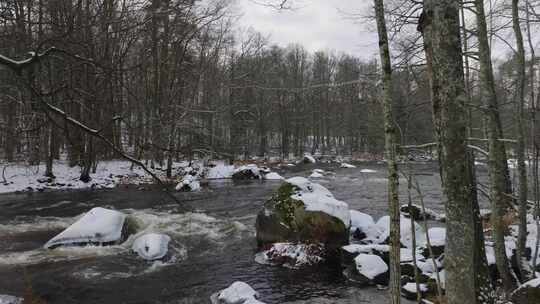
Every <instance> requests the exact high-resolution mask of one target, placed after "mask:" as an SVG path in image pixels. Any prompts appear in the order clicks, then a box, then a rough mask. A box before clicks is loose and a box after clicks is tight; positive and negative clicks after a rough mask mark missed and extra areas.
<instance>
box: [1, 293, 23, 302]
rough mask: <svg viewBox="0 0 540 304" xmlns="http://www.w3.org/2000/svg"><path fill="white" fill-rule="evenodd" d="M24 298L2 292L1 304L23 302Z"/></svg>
mask: <svg viewBox="0 0 540 304" xmlns="http://www.w3.org/2000/svg"><path fill="white" fill-rule="evenodd" d="M22 303H23V298H19V297H15V296H10V295H3V294H0V304H22Z"/></svg>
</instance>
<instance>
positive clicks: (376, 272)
mask: <svg viewBox="0 0 540 304" xmlns="http://www.w3.org/2000/svg"><path fill="white" fill-rule="evenodd" d="M354 262H355V265H356V267H355V268H349V269H348V270H349V272H348V273H346V276H347V277H348V278H349V279H350V280H352V281H355V282H357V283H361V284H382V285H384V284H387V283H388V265H386V263H385V262H384V261H383V259H382V258H381V257H379V256H377V255H373V254H365V253H361V254H359V255H358V256H357V257H356V258H355V259H354Z"/></svg>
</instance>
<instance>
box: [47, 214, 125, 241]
mask: <svg viewBox="0 0 540 304" xmlns="http://www.w3.org/2000/svg"><path fill="white" fill-rule="evenodd" d="M125 219H126V215H125V214H123V213H121V212H118V211H115V210H110V209H105V208H101V207H96V208H93V209H91V210H90V211H88V212H87V213H86V214H85V215H84V216H83V217H82V218H80V219H79V220H78V221H76V222H75V223H73V224H72V225H71V226H69V227H68V228H66V230H64V231H62V232H61V233H60V234H58V235H57V236H55V237H54V238H52V239H51V240H49V241H48V242H47V243H46V244H45V245H44V247H45V248H47V249H49V248H53V247H56V246H59V245H77V244H79V245H80V244H99V245H106V244H111V243H115V242H118V241H120V240H121V238H122V227H123V226H124V221H125Z"/></svg>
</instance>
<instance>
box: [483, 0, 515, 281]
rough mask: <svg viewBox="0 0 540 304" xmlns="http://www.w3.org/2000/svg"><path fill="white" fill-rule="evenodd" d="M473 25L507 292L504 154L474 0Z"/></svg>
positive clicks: (495, 221)
mask: <svg viewBox="0 0 540 304" xmlns="http://www.w3.org/2000/svg"><path fill="white" fill-rule="evenodd" d="M475 6H476V23H477V28H478V57H479V62H480V89H481V92H482V96H483V98H485V104H486V107H487V113H486V114H487V117H488V128H487V129H488V145H489V155H488V162H489V178H490V196H491V203H492V209H493V212H492V217H491V224H492V227H493V230H492V231H493V241H494V244H495V246H494V247H495V260H496V263H497V270H498V271H499V274H500V276H501V279H502V283H503V287H504V290H505V291H507V292H509V291H510V290H512V288H513V287H514V283H513V279H512V274H511V271H510V264H509V262H508V258H507V257H506V249H505V243H504V229H505V227H504V222H503V216H504V214H505V213H506V212H505V209H506V207H507V205H508V203H509V200H508V196H507V195H506V192H507V190H508V189H507V188H508V181H507V180H506V178H505V176H506V166H504V164H506V152H505V147H504V143H503V142H502V141H500V140H498V138H501V135H502V128H501V121H500V117H499V106H498V102H497V95H496V92H495V81H494V79H493V67H492V65H491V52H490V48H489V41H488V36H487V25H486V16H485V13H484V1H483V0H475Z"/></svg>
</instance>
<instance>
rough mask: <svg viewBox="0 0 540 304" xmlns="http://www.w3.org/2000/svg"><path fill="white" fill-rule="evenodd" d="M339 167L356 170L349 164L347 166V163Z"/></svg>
mask: <svg viewBox="0 0 540 304" xmlns="http://www.w3.org/2000/svg"><path fill="white" fill-rule="evenodd" d="M340 167H341V168H347V169H353V168H356V166H355V165H351V164H347V163H341V165H340Z"/></svg>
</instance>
